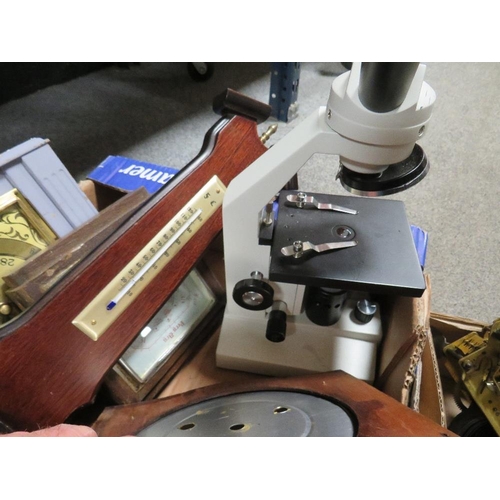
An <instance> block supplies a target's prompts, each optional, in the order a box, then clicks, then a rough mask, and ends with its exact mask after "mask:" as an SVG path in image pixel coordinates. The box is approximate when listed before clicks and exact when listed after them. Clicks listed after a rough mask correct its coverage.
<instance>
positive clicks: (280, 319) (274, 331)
mask: <svg viewBox="0 0 500 500" xmlns="http://www.w3.org/2000/svg"><path fill="white" fill-rule="evenodd" d="M285 337H286V304H285V303H284V302H282V301H280V300H277V301H276V302H274V304H273V310H272V311H271V312H270V313H269V316H268V319H267V328H266V339H267V340H270V341H271V342H283V341H284V340H285Z"/></svg>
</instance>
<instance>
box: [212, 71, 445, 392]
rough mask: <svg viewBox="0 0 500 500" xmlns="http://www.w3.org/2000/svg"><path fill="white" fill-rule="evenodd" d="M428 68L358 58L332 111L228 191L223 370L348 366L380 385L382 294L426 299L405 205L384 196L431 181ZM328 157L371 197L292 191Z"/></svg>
mask: <svg viewBox="0 0 500 500" xmlns="http://www.w3.org/2000/svg"><path fill="white" fill-rule="evenodd" d="M425 70H426V67H425V65H424V64H419V63H353V65H352V69H351V71H348V72H346V73H344V74H342V75H340V76H338V77H337V78H336V79H335V80H334V81H333V84H332V87H331V91H330V96H329V99H328V102H327V105H326V107H325V106H323V107H320V108H319V109H318V110H317V111H315V112H314V113H313V114H312V115H310V116H309V117H308V118H306V119H305V120H304V121H303V122H301V123H300V124H299V125H297V126H296V127H295V128H294V129H292V130H291V132H289V133H288V134H287V135H286V136H285V137H284V138H283V139H281V140H280V141H279V142H277V143H276V144H275V145H274V146H273V147H272V148H270V149H269V150H268V151H267V152H266V153H265V154H264V155H262V156H261V157H260V158H259V159H257V160H256V161H255V162H254V163H253V164H252V165H250V166H249V167H248V168H247V169H246V170H245V171H243V172H242V173H241V174H240V175H239V176H237V177H236V178H235V179H234V180H233V181H232V182H231V183H230V185H229V186H228V189H227V192H226V194H225V197H224V202H223V233H224V253H225V271H226V290H227V305H226V309H225V313H224V318H223V323H222V328H221V333H220V338H219V342H218V346H217V353H216V363H217V366H219V367H222V368H229V369H235V370H242V371H247V372H252V373H260V374H265V375H275V376H291V375H300V374H306V373H315V372H327V371H333V370H343V371H345V372H347V373H350V374H351V375H353V376H355V377H357V378H359V379H361V380H365V381H367V382H369V383H372V382H373V380H374V377H375V368H376V354H377V346H378V344H379V342H380V340H381V338H382V323H381V314H380V306H379V304H378V303H377V301H376V297H377V296H378V295H379V294H399V295H405V296H413V297H418V296H421V295H422V294H423V292H424V291H425V280H424V276H423V272H422V267H421V264H420V261H419V258H418V255H417V251H416V248H415V244H414V241H413V238H412V234H411V230H410V225H409V223H408V220H407V218H406V213H405V209H404V205H403V203H402V202H400V201H396V200H388V199H380V198H378V197H379V196H381V195H385V194H392V193H396V192H398V191H402V190H404V189H407V188H409V187H411V186H413V185H414V184H416V183H417V182H419V181H420V180H421V179H422V178H423V177H424V176H425V175H426V173H427V170H428V167H429V164H428V161H427V158H426V156H425V154H424V152H423V150H422V148H421V147H420V146H419V145H417V144H416V141H417V140H418V139H420V138H421V137H422V136H423V135H424V132H425V129H426V126H427V123H428V122H429V120H430V117H431V113H432V107H433V104H434V101H435V97H436V96H435V92H434V91H433V89H432V88H431V87H430V86H429V85H428V84H427V83H425V82H424V74H425ZM316 153H320V154H330V155H338V156H339V159H340V169H339V173H338V175H337V178H338V179H339V180H340V182H341V184H342V185H343V186H344V187H345V188H346V189H347V190H348V191H349V192H351V193H353V194H356V195H361V196H335V195H325V194H321V193H307V192H303V191H300V190H291V191H288V190H284V189H283V186H285V185H286V184H287V182H288V181H289V180H290V179H291V178H292V177H293V176H294V175H295V174H296V173H297V172H298V170H299V169H300V168H301V167H302V166H303V165H304V164H305V163H306V162H307V161H308V160H309V158H310V157H311V156H312V155H314V154H316ZM373 297H375V300H374V298H373Z"/></svg>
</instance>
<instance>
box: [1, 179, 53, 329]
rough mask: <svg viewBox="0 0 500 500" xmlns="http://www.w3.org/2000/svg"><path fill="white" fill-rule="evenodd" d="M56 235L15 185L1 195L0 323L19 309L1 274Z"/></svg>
mask: <svg viewBox="0 0 500 500" xmlns="http://www.w3.org/2000/svg"><path fill="white" fill-rule="evenodd" d="M55 239H56V236H55V234H54V233H53V232H52V231H51V229H50V228H49V227H48V226H47V224H46V223H45V222H44V221H43V219H42V218H41V217H40V216H39V215H38V214H37V213H36V212H35V210H34V209H33V208H32V207H31V205H30V204H29V203H28V202H27V201H26V200H25V199H24V198H23V197H22V195H21V194H20V193H19V192H18V191H17V190H16V189H14V190H12V191H9V192H8V193H6V194H4V195H2V196H0V324H3V323H5V322H6V321H8V320H10V319H12V317H14V316H15V315H16V314H17V313H18V312H19V311H18V310H17V308H16V306H15V305H14V304H13V303H12V302H11V301H10V299H9V297H8V295H7V293H6V285H5V283H4V281H3V277H4V276H7V275H8V274H10V273H12V272H13V271H14V270H15V269H16V268H18V267H20V266H22V265H23V264H24V262H25V261H26V260H27V259H29V258H30V257H32V256H33V255H35V254H36V253H38V252H40V251H42V250H44V249H45V248H47V246H48V245H49V244H50V243H52V242H53V241H55Z"/></svg>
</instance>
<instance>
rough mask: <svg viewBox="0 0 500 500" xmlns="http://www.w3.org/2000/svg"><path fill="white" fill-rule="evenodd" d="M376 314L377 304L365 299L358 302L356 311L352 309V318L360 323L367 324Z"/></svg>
mask: <svg viewBox="0 0 500 500" xmlns="http://www.w3.org/2000/svg"><path fill="white" fill-rule="evenodd" d="M376 312H377V304H375V303H374V302H370V301H369V300H367V299H363V300H358V302H357V304H356V309H354V316H356V319H357V320H358V321H360V322H361V323H369V322H370V321H371V319H372V318H373V316H375V313H376Z"/></svg>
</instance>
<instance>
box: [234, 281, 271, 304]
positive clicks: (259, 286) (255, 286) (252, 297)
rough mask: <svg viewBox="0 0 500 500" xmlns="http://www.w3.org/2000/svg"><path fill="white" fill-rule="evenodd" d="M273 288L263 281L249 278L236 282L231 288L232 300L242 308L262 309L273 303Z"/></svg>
mask: <svg viewBox="0 0 500 500" xmlns="http://www.w3.org/2000/svg"><path fill="white" fill-rule="evenodd" d="M273 297H274V290H273V287H272V286H271V285H269V284H268V283H266V282H265V281H262V280H259V279H255V278H249V279H246V280H241V281H238V283H236V285H235V286H234V290H233V299H234V301H235V302H236V303H237V304H238V305H239V306H240V307H243V309H249V310H251V311H263V310H264V309H268V308H269V307H271V306H272V305H273Z"/></svg>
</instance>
